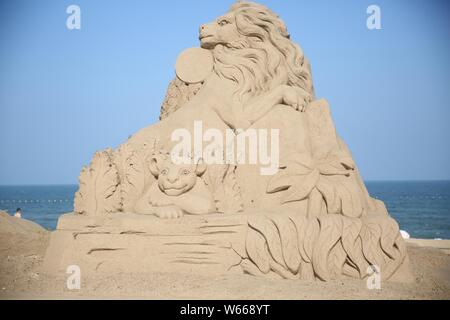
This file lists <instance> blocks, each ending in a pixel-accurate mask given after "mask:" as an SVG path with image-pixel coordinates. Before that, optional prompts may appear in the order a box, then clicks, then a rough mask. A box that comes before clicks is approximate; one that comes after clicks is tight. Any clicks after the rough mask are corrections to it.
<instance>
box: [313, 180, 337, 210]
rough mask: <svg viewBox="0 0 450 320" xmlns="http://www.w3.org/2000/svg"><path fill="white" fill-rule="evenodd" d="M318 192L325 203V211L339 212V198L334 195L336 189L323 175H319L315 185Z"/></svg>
mask: <svg viewBox="0 0 450 320" xmlns="http://www.w3.org/2000/svg"><path fill="white" fill-rule="evenodd" d="M316 187H317V189H318V190H319V192H320V193H321V194H322V196H323V198H324V199H325V203H326V205H327V212H328V213H330V214H337V213H339V209H340V206H339V198H337V197H336V194H335V193H336V191H335V189H334V186H333V184H332V182H331V181H330V180H328V179H326V178H325V177H323V176H321V177H320V178H319V180H318V181H317V185H316Z"/></svg>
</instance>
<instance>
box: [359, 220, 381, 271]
mask: <svg viewBox="0 0 450 320" xmlns="http://www.w3.org/2000/svg"><path fill="white" fill-rule="evenodd" d="M370 220H372V219H370ZM370 220H366V221H364V223H363V225H362V227H361V233H360V236H361V240H362V251H363V254H364V256H365V257H366V259H367V260H368V261H369V262H370V263H371V264H372V265H377V266H378V267H380V268H382V267H383V266H384V263H385V261H384V257H383V254H382V249H381V246H380V237H381V228H380V226H379V225H378V223H376V222H375V221H370Z"/></svg>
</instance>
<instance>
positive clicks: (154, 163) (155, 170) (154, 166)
mask: <svg viewBox="0 0 450 320" xmlns="http://www.w3.org/2000/svg"><path fill="white" fill-rule="evenodd" d="M149 168H150V172H151V173H152V175H154V176H155V177H156V178H158V176H159V167H158V159H157V157H152V158H151V159H150V163H149Z"/></svg>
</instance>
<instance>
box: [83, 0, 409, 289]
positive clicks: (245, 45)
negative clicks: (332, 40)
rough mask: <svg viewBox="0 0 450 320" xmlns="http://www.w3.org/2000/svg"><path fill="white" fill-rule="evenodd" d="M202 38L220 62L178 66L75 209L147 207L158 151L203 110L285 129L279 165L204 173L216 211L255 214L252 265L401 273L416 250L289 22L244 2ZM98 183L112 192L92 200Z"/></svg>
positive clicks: (224, 124) (279, 271)
mask: <svg viewBox="0 0 450 320" xmlns="http://www.w3.org/2000/svg"><path fill="white" fill-rule="evenodd" d="M199 40H200V46H201V48H202V49H203V50H207V51H208V52H209V53H210V54H211V55H212V60H213V68H212V72H210V74H208V76H207V77H205V79H203V80H202V81H201V82H198V83H187V82H185V81H184V80H183V79H180V78H179V77H176V78H175V79H174V80H173V81H172V82H171V83H170V84H169V88H168V91H167V94H166V98H165V100H164V102H163V104H162V107H161V116H160V118H161V121H160V122H158V123H156V124H154V125H152V126H149V127H147V128H144V129H142V130H141V131H139V132H138V133H137V134H135V135H134V136H132V137H131V138H130V139H129V140H128V141H127V142H126V143H124V144H123V145H122V146H120V147H119V148H118V149H117V150H115V151H112V150H108V151H106V152H103V153H101V154H98V155H97V156H96V161H95V163H94V162H93V163H92V164H91V166H90V167H89V168H88V169H85V170H84V171H83V172H84V174H83V176H82V177H80V190H79V191H78V193H77V196H76V204H75V211H76V212H79V213H82V214H85V215H104V214H108V212H113V211H120V210H122V211H125V212H130V211H131V212H136V211H139V210H136V203H137V202H139V200H140V199H142V197H143V195H144V194H145V191H146V190H148V189H149V188H150V186H152V185H154V184H155V183H157V181H156V179H155V176H154V175H152V171H151V168H150V162H151V155H152V154H153V153H154V152H155V150H158V149H159V148H165V149H167V150H170V148H171V146H172V145H173V143H172V141H171V133H172V131H173V130H174V129H175V128H186V129H187V130H189V131H190V132H193V131H194V127H193V123H194V121H198V120H201V121H202V123H203V126H204V128H215V129H217V130H219V131H223V132H225V131H226V130H228V129H231V130H235V132H236V134H238V130H246V129H249V128H254V129H264V130H266V129H277V130H279V135H280V139H279V140H280V147H279V153H280V159H281V163H280V166H279V171H278V172H277V173H276V174H275V175H274V176H269V177H267V176H261V175H259V174H258V171H257V167H258V166H255V165H248V164H237V165H236V164H230V163H228V164H222V165H208V169H207V171H206V174H205V175H204V176H203V178H204V180H205V183H206V186H207V188H208V189H209V190H210V192H211V194H212V197H213V199H214V204H215V211H216V212H221V213H225V214H230V215H233V214H241V215H248V224H247V225H246V228H247V229H246V230H247V231H246V236H245V239H243V240H242V241H243V242H244V246H245V250H243V251H242V250H241V251H240V252H241V253H240V254H241V263H240V265H241V267H242V270H243V271H244V272H246V273H249V274H253V275H259V276H271V275H276V276H281V277H283V278H289V279H314V278H319V279H322V280H329V279H334V278H338V277H341V276H350V277H355V278H361V279H362V278H365V277H367V276H369V275H370V274H373V273H374V272H380V274H381V276H382V278H385V279H387V278H390V277H392V276H393V275H396V274H402V273H403V272H402V271H401V270H400V269H402V270H404V268H406V267H405V266H406V265H407V255H406V249H405V245H404V242H403V239H402V237H401V235H400V233H399V228H398V224H397V223H396V222H395V221H394V220H393V219H392V218H391V217H389V214H388V213H387V211H386V208H385V207H384V205H383V203H382V202H381V201H378V200H375V199H373V198H371V197H370V196H369V194H368V192H367V190H366V188H365V186H364V183H363V181H362V179H361V177H360V175H359V173H358V169H357V167H356V165H355V164H354V162H353V160H352V157H351V154H350V152H349V150H348V148H347V146H346V145H345V143H344V142H343V141H342V140H341V139H340V138H339V137H338V136H337V134H336V131H335V128H334V124H333V121H332V119H331V115H330V111H329V108H328V104H327V102H326V101H325V100H317V99H316V98H315V95H314V89H313V83H312V76H311V69H310V65H309V63H308V61H307V59H306V58H305V57H304V55H303V51H302V50H301V48H300V47H299V46H298V45H296V44H295V43H294V42H292V41H291V39H290V36H289V33H288V32H287V28H286V26H285V25H284V23H283V21H282V20H281V19H280V18H279V17H278V16H277V15H276V14H275V13H273V12H272V11H270V10H269V9H268V8H266V7H265V6H263V5H259V4H256V3H252V2H237V3H235V4H234V5H233V6H232V7H231V9H230V11H229V12H227V13H226V14H225V15H222V16H220V17H219V18H217V19H216V20H214V21H213V22H210V23H207V24H203V25H201V26H200V30H199ZM106 173H107V174H106ZM104 177H108V178H107V179H106V178H104ZM101 179H103V180H101ZM94 185H95V186H96V187H93V186H94ZM100 186H101V187H100ZM94 193H95V195H96V196H95V199H100V200H101V201H100V200H97V203H95V206H94V204H92V205H87V203H88V202H87V200H86V199H88V198H89V195H90V194H94ZM89 203H90V202H89ZM188 218H189V217H184V218H183V219H188ZM380 270H381V271H380Z"/></svg>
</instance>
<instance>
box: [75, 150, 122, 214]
mask: <svg viewBox="0 0 450 320" xmlns="http://www.w3.org/2000/svg"><path fill="white" fill-rule="evenodd" d="M79 182H80V187H79V190H78V191H77V192H76V194H75V200H74V211H75V212H77V213H80V214H87V215H92V216H99V215H103V214H106V213H109V212H114V211H118V210H120V207H121V201H120V191H119V174H118V171H117V168H116V166H115V164H114V162H113V159H112V150H111V149H107V150H104V151H99V152H97V153H96V154H95V155H94V157H93V159H92V162H91V164H90V165H89V166H88V167H84V168H83V169H82V170H81V173H80V177H79Z"/></svg>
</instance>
